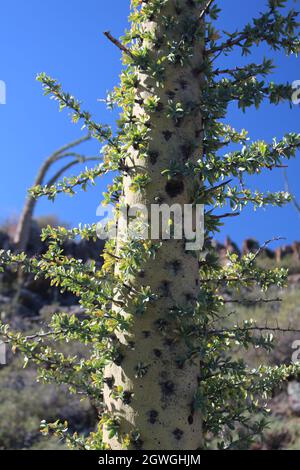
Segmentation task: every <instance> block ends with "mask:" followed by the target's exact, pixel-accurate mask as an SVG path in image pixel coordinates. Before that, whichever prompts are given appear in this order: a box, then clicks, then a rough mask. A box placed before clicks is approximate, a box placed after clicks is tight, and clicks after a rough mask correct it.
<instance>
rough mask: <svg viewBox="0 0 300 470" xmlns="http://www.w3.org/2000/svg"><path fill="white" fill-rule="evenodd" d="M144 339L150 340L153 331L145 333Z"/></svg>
mask: <svg viewBox="0 0 300 470" xmlns="http://www.w3.org/2000/svg"><path fill="white" fill-rule="evenodd" d="M143 336H144V338H146V339H147V338H149V337H150V336H151V331H143Z"/></svg>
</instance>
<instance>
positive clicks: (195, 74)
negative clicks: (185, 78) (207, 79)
mask: <svg viewBox="0 0 300 470" xmlns="http://www.w3.org/2000/svg"><path fill="white" fill-rule="evenodd" d="M201 72H202V68H201V67H196V68H194V69H193V70H192V74H193V75H194V77H196V78H197V77H199V75H200V73H201Z"/></svg>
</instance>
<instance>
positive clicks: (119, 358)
mask: <svg viewBox="0 0 300 470" xmlns="http://www.w3.org/2000/svg"><path fill="white" fill-rule="evenodd" d="M124 358H125V356H124V355H123V354H122V353H121V352H120V351H116V354H115V357H114V360H113V362H114V363H115V364H116V366H120V365H121V364H122V362H123V361H124Z"/></svg>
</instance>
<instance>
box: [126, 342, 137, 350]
mask: <svg viewBox="0 0 300 470" xmlns="http://www.w3.org/2000/svg"><path fill="white" fill-rule="evenodd" d="M128 346H129V347H130V349H135V342H134V341H129V343H128Z"/></svg>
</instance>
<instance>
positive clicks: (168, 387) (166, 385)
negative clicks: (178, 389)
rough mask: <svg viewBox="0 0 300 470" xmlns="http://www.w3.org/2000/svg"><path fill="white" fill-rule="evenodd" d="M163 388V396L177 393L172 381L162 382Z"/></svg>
mask: <svg viewBox="0 0 300 470" xmlns="http://www.w3.org/2000/svg"><path fill="white" fill-rule="evenodd" d="M160 386H161V391H162V393H163V395H166V396H170V395H173V394H174V391H175V385H174V383H173V382H172V381H171V380H167V381H166V382H162V383H161V384H160Z"/></svg>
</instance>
